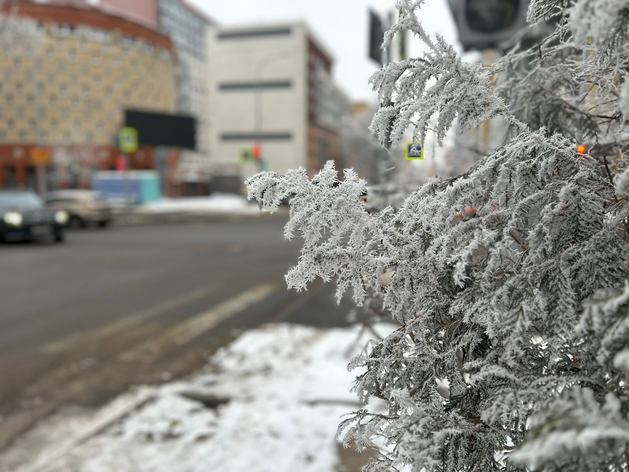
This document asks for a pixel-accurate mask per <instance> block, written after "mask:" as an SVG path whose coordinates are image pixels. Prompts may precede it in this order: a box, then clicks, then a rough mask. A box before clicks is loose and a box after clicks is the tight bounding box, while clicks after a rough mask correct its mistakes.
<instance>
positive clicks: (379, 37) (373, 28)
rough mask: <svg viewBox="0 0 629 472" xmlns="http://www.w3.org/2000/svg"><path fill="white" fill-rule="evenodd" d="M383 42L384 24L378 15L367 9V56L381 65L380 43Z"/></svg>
mask: <svg viewBox="0 0 629 472" xmlns="http://www.w3.org/2000/svg"><path fill="white" fill-rule="evenodd" d="M383 42H384V25H383V24H382V20H381V19H380V16H379V15H378V14H377V13H376V12H374V11H373V10H369V57H370V58H371V59H373V60H374V61H376V62H377V63H378V64H380V65H382V52H383V51H382V43H383Z"/></svg>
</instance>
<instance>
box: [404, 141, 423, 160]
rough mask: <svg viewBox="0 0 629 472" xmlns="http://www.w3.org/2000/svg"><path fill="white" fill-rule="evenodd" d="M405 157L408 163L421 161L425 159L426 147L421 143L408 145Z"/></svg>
mask: <svg viewBox="0 0 629 472" xmlns="http://www.w3.org/2000/svg"><path fill="white" fill-rule="evenodd" d="M405 157H406V160H407V161H421V160H422V159H424V146H422V144H421V143H413V142H411V143H408V144H407V145H406V154H405Z"/></svg>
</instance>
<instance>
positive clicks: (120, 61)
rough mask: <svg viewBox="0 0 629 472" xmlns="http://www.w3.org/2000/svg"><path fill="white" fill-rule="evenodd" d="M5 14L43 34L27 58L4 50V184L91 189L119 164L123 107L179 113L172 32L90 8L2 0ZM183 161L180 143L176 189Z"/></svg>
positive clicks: (149, 156)
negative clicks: (95, 176)
mask: <svg viewBox="0 0 629 472" xmlns="http://www.w3.org/2000/svg"><path fill="white" fill-rule="evenodd" d="M0 12H2V13H4V14H5V15H9V16H11V17H16V18H29V19H31V20H33V21H35V22H37V24H38V29H39V32H40V33H41V36H42V39H41V41H40V44H38V46H37V47H36V49H35V51H34V53H33V54H30V55H28V56H24V55H23V56H19V55H15V54H11V51H10V48H3V49H2V50H0V76H1V77H2V81H1V84H0V85H1V88H0V187H4V188H7V187H9V188H10V187H31V188H39V189H43V188H46V189H48V190H50V189H53V188H57V187H62V188H65V187H79V188H87V187H89V186H90V182H91V174H92V173H93V172H94V171H95V170H99V169H112V168H114V167H115V158H116V156H117V154H118V151H117V144H116V136H117V133H118V130H119V128H120V127H121V125H122V124H123V120H124V111H125V109H140V110H146V111H152V112H158V113H176V112H177V104H178V97H177V77H176V68H177V62H176V54H175V52H174V46H173V43H172V41H171V40H170V38H169V37H168V36H166V35H164V34H162V33H159V32H158V31H156V30H154V29H151V28H149V27H148V26H145V25H144V24H140V23H137V22H134V21H131V20H129V19H126V18H122V17H120V16H117V15H113V14H110V13H106V12H104V11H102V10H100V9H96V8H91V7H86V6H73V5H69V4H64V5H61V4H43V3H35V2H25V1H19V2H12V1H4V2H2V3H1V4H0ZM154 157H155V156H154V149H153V148H151V147H143V148H141V149H139V150H138V152H137V153H135V154H134V155H132V156H131V158H130V163H131V168H135V169H153V168H155V162H154V161H155V159H154ZM177 160H178V152H177V151H175V150H172V151H171V152H170V153H169V155H168V157H167V161H168V167H169V169H170V170H169V173H168V180H169V181H171V182H170V183H169V185H170V186H171V187H172V185H173V181H174V178H175V173H176V166H177ZM42 180H44V182H42Z"/></svg>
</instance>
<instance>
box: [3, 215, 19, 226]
mask: <svg viewBox="0 0 629 472" xmlns="http://www.w3.org/2000/svg"><path fill="white" fill-rule="evenodd" d="M3 219H4V222H5V223H6V224H8V225H12V226H20V225H21V224H22V215H21V214H20V213H18V212H16V211H10V212H9V213H5V214H4V218H3Z"/></svg>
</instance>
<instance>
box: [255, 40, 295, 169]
mask: <svg viewBox="0 0 629 472" xmlns="http://www.w3.org/2000/svg"><path fill="white" fill-rule="evenodd" d="M288 56H290V53H288V52H281V53H273V54H268V55H266V56H264V57H263V58H262V59H260V60H259V61H258V63H257V64H256V68H255V71H254V78H255V80H256V81H257V87H256V90H255V98H254V127H255V135H256V139H257V145H258V146H259V150H260V156H259V160H258V165H259V167H260V171H263V170H265V165H264V151H263V149H264V148H263V147H262V139H263V132H262V86H261V85H262V83H261V82H262V73H263V71H264V68H265V67H266V66H268V65H269V64H271V63H272V62H274V61H277V60H280V59H285V58H287V57H288Z"/></svg>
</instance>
